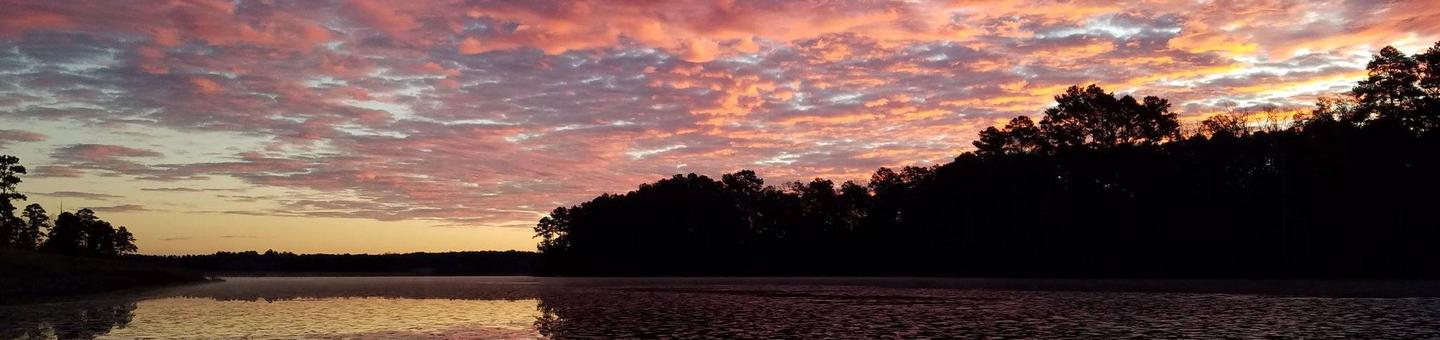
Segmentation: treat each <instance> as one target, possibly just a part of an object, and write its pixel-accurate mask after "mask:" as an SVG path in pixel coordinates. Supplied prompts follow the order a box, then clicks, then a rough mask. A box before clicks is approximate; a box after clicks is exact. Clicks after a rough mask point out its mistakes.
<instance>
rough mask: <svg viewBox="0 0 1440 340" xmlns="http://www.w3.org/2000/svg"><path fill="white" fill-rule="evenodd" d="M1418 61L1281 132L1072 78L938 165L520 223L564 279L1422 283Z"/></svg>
mask: <svg viewBox="0 0 1440 340" xmlns="http://www.w3.org/2000/svg"><path fill="white" fill-rule="evenodd" d="M1436 60H1440V44H1437V47H1435V48H1431V49H1430V50H1429V51H1427V52H1425V53H1423V54H1421V55H1418V56H1414V57H1411V56H1406V55H1404V54H1402V53H1399V52H1398V51H1395V50H1394V49H1393V48H1387V49H1385V50H1383V51H1381V53H1380V55H1377V56H1376V57H1375V60H1374V61H1372V62H1371V63H1370V65H1369V71H1370V73H1369V77H1368V78H1367V79H1365V80H1364V81H1361V82H1360V83H1359V85H1357V86H1356V88H1355V90H1354V91H1353V92H1351V93H1349V94H1347V95H1345V96H1341V97H1335V98H1326V99H1323V100H1321V101H1320V102H1319V103H1317V105H1316V109H1315V111H1314V112H1313V114H1311V115H1309V116H1308V117H1301V119H1297V120H1295V121H1294V122H1292V123H1289V124H1288V126H1270V127H1269V128H1267V129H1255V128H1254V124H1252V123H1248V122H1246V121H1245V120H1244V118H1243V116H1231V115H1226V116H1217V117H1212V118H1210V119H1208V120H1206V121H1205V122H1204V123H1202V124H1201V125H1200V128H1199V129H1198V132H1197V133H1195V134H1193V135H1191V136H1188V137H1185V136H1182V134H1181V133H1180V128H1179V127H1180V125H1179V123H1178V122H1177V120H1176V117H1175V115H1174V114H1172V113H1170V112H1169V107H1170V104H1169V103H1168V102H1167V101H1165V100H1164V99H1160V98H1155V97H1145V98H1143V99H1139V100H1137V99H1135V98H1133V97H1130V96H1123V97H1118V98H1117V97H1116V96H1115V95H1113V94H1111V93H1107V92H1105V91H1104V90H1102V89H1100V88H1099V87H1097V86H1094V85H1091V86H1088V87H1079V86H1076V87H1072V88H1070V89H1068V90H1067V91H1066V92H1065V93H1063V94H1061V95H1059V96H1057V97H1056V98H1055V99H1056V103H1057V104H1056V106H1055V107H1053V108H1051V109H1048V110H1046V111H1045V112H1044V116H1043V117H1042V118H1041V119H1040V121H1039V122H1038V124H1037V123H1036V122H1035V121H1034V120H1032V119H1030V118H1029V117H1017V118H1015V119H1014V120H1012V121H1011V122H1010V123H1009V124H1007V125H1006V126H1005V127H1004V128H1003V129H1002V128H989V129H986V130H985V131H983V132H981V133H980V137H979V140H978V141H976V142H975V146H976V147H977V151H975V152H973V153H970V152H967V153H965V154H962V155H960V156H959V157H956V158H955V160H954V161H953V162H951V163H948V164H944V165H940V166H935V167H928V168H921V167H906V168H904V169H902V170H901V171H899V172H895V171H892V170H890V169H885V168H882V169H880V170H879V171H876V172H875V174H874V175H873V176H871V178H870V181H869V183H868V184H865V185H863V186H862V185H860V184H856V183H845V184H843V185H841V186H840V188H839V189H837V188H836V186H835V184H834V182H832V181H829V180H824V179H815V180H813V181H810V182H808V183H799V182H797V183H790V184H786V185H783V186H779V187H776V186H765V185H764V182H763V180H762V179H760V178H758V177H756V176H755V174H754V172H751V171H740V172H736V173H733V174H726V175H724V176H722V177H721V179H720V180H718V181H717V180H715V179H712V178H709V177H706V176H700V175H695V174H690V175H676V176H674V177H671V178H668V179H663V180H660V181H658V182H655V183H649V184H644V185H641V186H640V188H639V189H637V190H635V191H631V192H629V193H625V194H603V195H600V196H599V197H596V198H595V199H593V200H591V201H589V202H585V203H582V204H579V205H576V206H573V207H561V208H556V209H555V210H554V211H553V212H552V213H551V214H550V216H548V217H545V218H543V219H541V220H540V222H539V223H538V224H537V226H536V228H535V231H536V234H537V237H538V238H540V239H541V243H540V250H541V251H542V252H543V254H544V256H545V259H546V261H547V262H546V263H547V264H548V265H549V266H548V268H549V269H550V270H553V271H555V272H557V273H565V274H589V275H721V274H724V275H737V274H738V275H749V274H755V275H759V274H784V275H807V274H869V275H890V274H903V275H967V276H1017V277H1024V276H1050V277H1095V276H1114V277H1127V276H1129V277H1440V267H1437V266H1434V263H1437V261H1440V253H1437V252H1434V251H1433V245H1432V243H1433V242H1434V241H1435V240H1437V237H1440V219H1437V218H1436V215H1435V212H1434V209H1435V208H1436V206H1437V203H1440V200H1437V199H1436V196H1435V193H1436V192H1440V177H1437V176H1436V174H1440V164H1437V163H1440V128H1437V126H1440V124H1437V119H1436V117H1440V105H1437V104H1436V103H1437V102H1440V89H1437V87H1436V86H1437V85H1436V84H1440V82H1437V79H1440V77H1437V68H1436V65H1437V62H1436ZM1253 130H1259V131H1253Z"/></svg>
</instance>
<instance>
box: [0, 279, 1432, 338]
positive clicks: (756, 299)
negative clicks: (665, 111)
mask: <svg viewBox="0 0 1440 340" xmlns="http://www.w3.org/2000/svg"><path fill="white" fill-rule="evenodd" d="M1019 282H1027V281H1019ZM1120 284H1123V283H1120ZM996 285H997V284H993V283H987V282H986V281H975V280H943V279H941V280H913V279H539V278H524V277H451V278H441V277H428V278H427V277H395V278H232V279H229V280H228V281H227V282H222V283H213V284H203V285H195V286H186V287H177V288H170V289H163V290H157V291H151V292H147V293H140V294H130V295H114V296H110V297H106V298H102V299H95V300H89V301H76V302H63V303H51V304H41V305H19V306H0V339H8V338H39V339H90V338H101V339H136V338H163V339H238V338H247V339H275V338H281V339H414V338H441V339H470V338H486V339H493V338H508V339H524V338H542V337H552V338H634V337H641V338H654V337H678V338H925V337H957V336H964V337H977V336H983V337H991V336H994V337H1009V338H1053V337H1083V338H1132V337H1139V338H1194V337H1200V338H1215V337H1238V338H1256V337H1300V338H1355V337H1359V338H1435V337H1440V323H1437V320H1440V299H1437V298H1333V297H1286V296H1274V295H1245V294H1213V293H1212V294H1176V293H1114V292H1110V293H1107V292H1083V291H1015V290H1004V289H999V290H997V289H996V287H995V286H996ZM998 285H999V286H1001V287H1004V286H1013V285H1014V283H1013V282H1011V283H1003V284H998ZM1106 285H1116V283H1107V284H1106ZM1205 285H1213V284H1212V283H1201V284H1200V286H1201V287H1203V286H1205ZM977 286H978V287H977ZM977 288H983V289H977ZM1201 290H1202V291H1203V289H1201Z"/></svg>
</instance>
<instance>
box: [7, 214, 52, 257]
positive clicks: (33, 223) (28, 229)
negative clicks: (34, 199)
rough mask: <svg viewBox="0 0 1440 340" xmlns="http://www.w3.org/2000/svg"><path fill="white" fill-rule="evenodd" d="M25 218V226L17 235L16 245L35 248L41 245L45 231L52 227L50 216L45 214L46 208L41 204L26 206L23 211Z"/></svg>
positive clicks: (23, 247) (22, 247)
mask: <svg viewBox="0 0 1440 340" xmlns="http://www.w3.org/2000/svg"><path fill="white" fill-rule="evenodd" d="M21 216H22V217H24V218H25V221H24V227H22V228H21V229H20V231H19V232H18V233H16V235H15V247H16V248H20V249H26V250H34V249H38V248H39V247H40V242H41V241H42V240H43V239H44V236H45V232H46V231H47V229H50V216H48V215H45V208H42V207H40V205H39V204H34V203H32V204H30V205H28V206H25V211H24V212H22V213H21Z"/></svg>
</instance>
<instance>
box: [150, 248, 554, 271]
mask: <svg viewBox="0 0 1440 340" xmlns="http://www.w3.org/2000/svg"><path fill="white" fill-rule="evenodd" d="M127 258H129V259H133V260H137V261H141V262H149V263H153V264H158V265H163V266H167V267H176V268H183V269H187V270H191V271H196V272H205V273H217V272H219V273H235V274H273V273H286V274H348V275H363V274H373V273H390V274H411V275H530V274H534V273H536V272H537V270H536V268H535V266H536V265H537V264H538V262H539V261H537V260H536V258H537V256H536V254H535V253H533V252H519V251H478V252H476V251H471V252H447V253H408V254H377V255H372V254H295V253H291V252H277V251H274V250H267V251H265V252H256V251H242V252H225V251H222V252H216V253H214V254H209V255H131V256H127Z"/></svg>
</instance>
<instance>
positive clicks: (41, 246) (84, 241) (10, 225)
mask: <svg viewBox="0 0 1440 340" xmlns="http://www.w3.org/2000/svg"><path fill="white" fill-rule="evenodd" d="M24 174H25V166H23V165H20V158H18V157H15V156H10V155H0V247H4V248H12V249H20V250H42V251H46V252H51V253H57V254H65V255H85V256H101V257H115V256H119V255H122V254H129V253H134V252H135V251H136V250H137V249H138V248H136V247H135V235H132V234H130V230H128V229H126V228H125V227H123V226H122V227H119V228H116V227H115V226H113V225H111V224H110V222H106V221H105V220H102V219H100V218H99V217H97V216H95V212H94V211H92V210H90V209H80V210H79V211H76V212H75V213H69V212H61V213H60V215H59V216H57V217H56V218H55V219H54V220H53V221H52V220H51V219H50V216H49V215H47V214H46V211H45V208H43V207H41V206H40V205H39V204H30V205H27V206H25V210H23V211H21V212H20V214H18V215H17V214H16V213H15V210H16V209H15V208H16V205H15V201H17V200H18V201H24V200H26V199H27V197H26V196H25V195H24V194H21V193H20V192H19V191H16V186H17V185H19V184H20V182H21V179H20V175H24Z"/></svg>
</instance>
